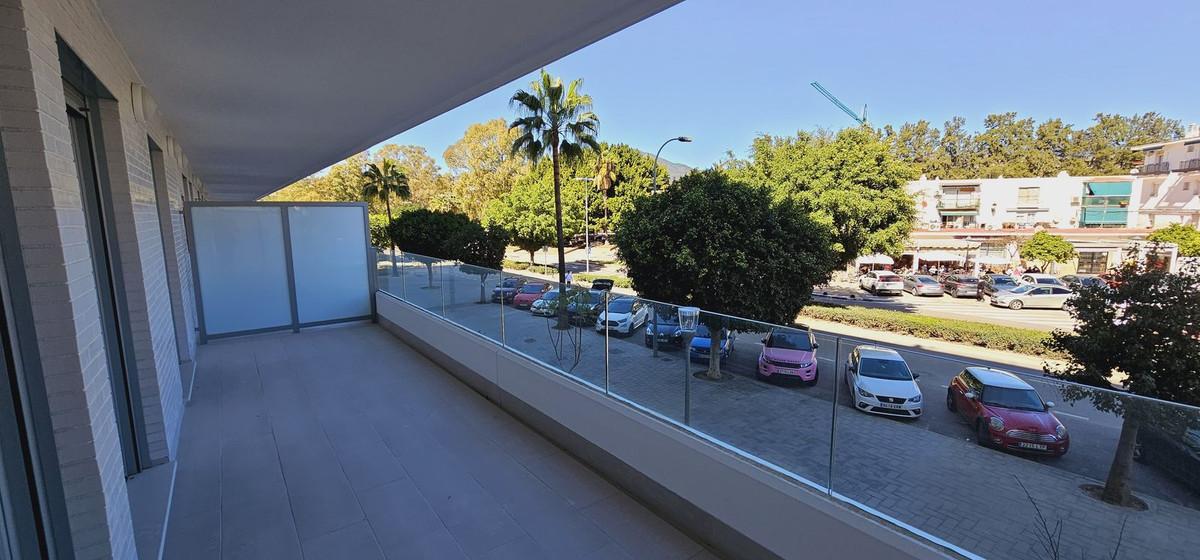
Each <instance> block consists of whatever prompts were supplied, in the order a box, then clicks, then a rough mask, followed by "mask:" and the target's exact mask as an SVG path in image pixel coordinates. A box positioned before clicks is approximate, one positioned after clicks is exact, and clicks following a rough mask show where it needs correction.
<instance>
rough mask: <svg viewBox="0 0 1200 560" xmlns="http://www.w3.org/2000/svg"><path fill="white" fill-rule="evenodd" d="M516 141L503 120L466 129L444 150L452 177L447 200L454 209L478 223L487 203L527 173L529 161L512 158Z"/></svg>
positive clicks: (517, 157)
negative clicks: (513, 145)
mask: <svg viewBox="0 0 1200 560" xmlns="http://www.w3.org/2000/svg"><path fill="white" fill-rule="evenodd" d="M516 139H517V131H516V130H513V129H510V128H509V127H508V124H507V123H505V122H504V119H492V120H490V121H486V122H482V123H476V124H472V125H471V126H468V127H467V130H466V132H465V133H463V136H462V138H459V139H458V140H457V141H456V142H454V143H453V144H451V145H450V147H448V148H446V151H445V152H444V153H443V154H442V159H444V160H445V161H446V167H447V168H449V171H450V175H451V177H452V179H451V180H450V192H449V199H450V200H451V201H452V204H453V206H454V208H456V209H458V210H459V211H461V212H463V213H465V214H466V215H468V216H470V217H471V218H474V219H479V218H480V217H482V216H483V209H484V206H486V204H487V203H488V201H491V200H495V199H497V198H500V197H501V196H503V195H504V194H505V193H507V192H508V191H509V190H511V189H512V187H513V184H514V183H515V182H516V180H517V178H518V177H520V176H522V175H524V174H525V173H527V172H528V168H529V163H528V161H527V160H526V159H525V158H524V157H522V156H520V155H513V154H512V144H513V141H515V140H516Z"/></svg>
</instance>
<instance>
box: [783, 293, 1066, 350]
mask: <svg viewBox="0 0 1200 560" xmlns="http://www.w3.org/2000/svg"><path fill="white" fill-rule="evenodd" d="M800 315H801V317H802V318H803V317H811V318H813V319H819V320H822V321H832V322H834V323H843V324H847V325H853V326H856V327H862V328H864V329H872V330H879V331H888V332H895V333H901V334H908V335H913V336H919V337H922V338H933V339H938V340H945V341H949V342H961V343H964V344H971V345H974V346H979V347H982V348H991V349H993V350H1005V351H1010V352H1017V353H1020V354H1027V355H1033V356H1041V357H1044V358H1053V359H1065V358H1066V356H1064V355H1063V354H1061V353H1059V352H1054V351H1051V350H1050V349H1049V348H1047V346H1046V341H1048V340H1049V338H1050V333H1047V332H1043V331H1039V330H1034V329H1022V328H1018V327H1009V326H1004V325H993V324H989V323H975V322H971V321H963V320H960V319H945V318H941V317H929V316H925V315H917V314H914V313H905V312H903V311H893V310H889V309H877V308H873V307H847V306H840V305H823V304H812V305H808V306H806V307H805V308H804V309H803V310H802V311H801V312H800Z"/></svg>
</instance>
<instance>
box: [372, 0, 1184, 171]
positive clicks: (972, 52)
mask: <svg viewBox="0 0 1200 560" xmlns="http://www.w3.org/2000/svg"><path fill="white" fill-rule="evenodd" d="M1198 27H1200V2H1198V1H1197V0H1162V1H1158V2H1153V3H1151V4H1149V5H1146V4H1139V3H1136V2H1128V1H1127V0H1126V1H1114V0H1091V1H1076V2H1072V1H1045V0H1043V1H1030V0H1008V1H1005V2H962V1H961V0H960V1H954V2H952V1H929V2H899V1H891V2H889V1H884V0H863V1H855V2H847V1H845V0H841V1H828V0H758V1H754V0H744V1H729V0H686V1H685V2H683V3H681V4H679V5H677V6H675V7H673V8H670V9H668V10H666V11H664V12H661V13H659V14H658V15H656V16H654V17H652V18H650V19H647V20H645V21H643V22H641V23H639V24H637V25H634V26H633V27H630V28H627V29H625V30H624V31H621V32H619V33H617V34H615V35H611V36H609V37H608V38H606V39H604V40H602V41H600V42H597V43H594V44H592V45H590V46H588V47H585V48H583V49H581V50H579V51H577V52H575V53H574V54H571V55H568V56H567V57H565V58H563V59H561V60H559V61H557V62H555V63H553V64H551V65H550V66H549V67H548V70H549V71H550V72H551V73H553V74H556V75H560V76H562V77H564V78H576V77H582V78H584V91H586V92H588V93H590V94H591V95H592V97H593V98H594V100H595V109H596V112H597V114H598V115H599V116H600V120H601V134H600V136H601V139H602V140H605V141H609V142H625V143H628V144H630V145H632V146H634V147H636V148H639V149H642V150H644V151H648V152H653V151H654V150H655V149H657V148H658V145H659V144H660V143H661V142H662V141H663V140H664V139H666V138H669V137H671V136H677V135H689V136H692V137H694V138H695V142H694V143H692V144H678V143H675V144H672V145H670V146H668V147H667V149H666V150H665V151H664V152H663V157H664V158H667V159H670V160H672V161H676V162H679V163H684V164H687V165H691V166H694V167H707V166H708V165H710V164H712V163H713V162H715V161H717V160H719V159H720V158H721V157H722V156H723V155H724V154H725V152H726V151H727V150H733V151H734V152H735V153H737V154H738V155H744V154H745V152H746V150H747V148H748V146H749V145H750V141H751V140H752V139H753V138H754V136H756V135H757V134H759V133H771V134H791V133H794V132H795V131H797V130H801V129H813V128H818V127H824V128H831V129H838V128H842V127H845V126H848V125H850V124H852V121H851V120H850V119H849V117H847V116H846V115H845V114H843V113H842V112H841V111H839V110H838V109H837V108H836V107H834V106H833V105H832V104H831V103H829V102H828V101H826V100H825V99H824V98H823V97H821V96H820V95H819V94H818V93H817V92H816V91H815V90H813V89H812V87H810V86H809V82H812V81H814V80H816V81H819V82H821V84H822V85H824V86H825V87H826V88H828V89H829V90H831V91H832V92H833V93H834V94H835V95H837V96H838V97H839V98H841V99H842V101H844V102H845V103H846V104H847V105H849V106H851V107H853V108H855V109H856V110H861V108H862V106H863V104H866V105H867V116H868V118H869V120H870V121H871V123H872V124H873V125H875V126H882V125H883V124H886V123H894V124H899V123H902V122H905V121H916V120H919V119H922V118H924V119H927V120H929V121H932V122H934V123H936V124H937V125H938V127H939V128H940V127H941V123H942V122H943V121H945V120H946V119H948V118H950V117H951V116H953V115H962V116H964V117H966V118H967V121H968V125H969V126H970V127H971V128H978V127H980V126H981V124H982V120H983V117H984V116H985V115H987V114H988V113H994V112H1003V111H1017V112H1019V113H1021V114H1022V115H1026V116H1032V117H1035V118H1037V119H1039V120H1040V119H1043V118H1048V117H1062V118H1064V119H1065V120H1067V121H1068V122H1071V123H1075V124H1076V125H1083V126H1086V125H1087V124H1089V123H1090V121H1091V119H1092V117H1093V116H1094V115H1095V114H1096V113H1098V112H1107V113H1124V114H1129V113H1141V112H1146V111H1158V112H1160V113H1163V114H1165V115H1167V116H1169V117H1172V118H1177V119H1181V120H1182V121H1184V123H1185V124H1186V123H1188V122H1195V121H1197V120H1200V73H1198V72H1197V71H1196V69H1197V68H1200V43H1197V42H1196V40H1195V34H1194V33H1195V29H1197V28H1198ZM531 77H532V75H531V76H527V77H522V78H520V79H518V80H515V81H514V82H513V83H511V84H509V85H506V86H503V87H501V88H498V89H497V90H495V91H493V92H491V93H488V94H485V95H483V96H481V97H479V98H477V99H475V100H474V101H471V102H470V103H467V104H465V105H463V106H460V107H459V108H457V109H455V110H453V111H450V112H448V113H446V114H443V115H441V116H440V117H437V118H435V119H433V120H430V121H428V122H426V123H424V124H422V125H420V126H417V127H415V128H413V129H411V130H409V131H407V132H404V133H402V134H400V135H398V136H396V137H394V138H393V139H391V140H389V141H388V142H398V143H403V144H417V145H422V146H425V147H426V148H427V149H428V150H429V153H430V155H432V156H434V157H435V158H437V159H438V160H439V162H440V160H441V153H442V151H443V150H444V149H445V148H446V146H448V145H449V144H450V143H452V142H454V141H455V140H456V139H458V138H459V137H460V136H461V135H462V133H463V131H464V130H465V129H466V127H467V126H468V125H469V124H471V123H474V122H479V121H483V120H487V119H491V118H496V117H504V118H506V119H511V117H512V113H511V112H510V111H509V109H508V104H507V101H508V98H509V97H510V96H511V95H512V92H513V91H515V90H516V89H517V88H518V87H524V86H525V85H526V84H528V82H529V81H530V79H531Z"/></svg>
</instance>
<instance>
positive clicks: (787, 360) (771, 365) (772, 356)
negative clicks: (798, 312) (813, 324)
mask: <svg viewBox="0 0 1200 560" xmlns="http://www.w3.org/2000/svg"><path fill="white" fill-rule="evenodd" d="M762 344H763V349H762V353H760V354H759V355H758V378H759V379H768V378H795V379H799V380H801V381H803V382H804V383H805V384H807V385H816V384H817V376H818V375H819V373H818V371H817V348H818V347H819V345H818V344H817V340H816V339H815V338H814V337H813V334H812V331H810V330H809V329H808V327H806V326H803V325H801V326H800V328H798V329H789V328H780V327H777V328H773V329H771V332H769V333H767V336H765V337H763V339H762Z"/></svg>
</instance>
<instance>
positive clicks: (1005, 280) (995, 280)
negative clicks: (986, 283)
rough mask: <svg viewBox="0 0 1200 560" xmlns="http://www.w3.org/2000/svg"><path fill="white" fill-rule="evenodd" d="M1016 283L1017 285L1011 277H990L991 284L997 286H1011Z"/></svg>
mask: <svg viewBox="0 0 1200 560" xmlns="http://www.w3.org/2000/svg"><path fill="white" fill-rule="evenodd" d="M1016 283H1017V281H1016V280H1014V279H1013V277H1012V276H993V277H992V284H995V285H997V286H1011V285H1013V284H1016Z"/></svg>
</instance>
